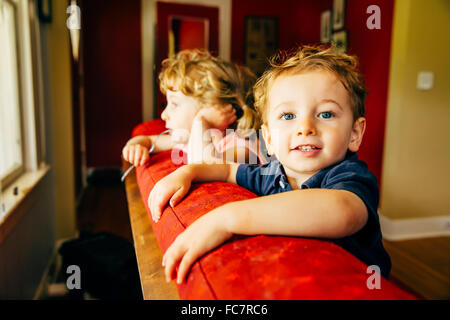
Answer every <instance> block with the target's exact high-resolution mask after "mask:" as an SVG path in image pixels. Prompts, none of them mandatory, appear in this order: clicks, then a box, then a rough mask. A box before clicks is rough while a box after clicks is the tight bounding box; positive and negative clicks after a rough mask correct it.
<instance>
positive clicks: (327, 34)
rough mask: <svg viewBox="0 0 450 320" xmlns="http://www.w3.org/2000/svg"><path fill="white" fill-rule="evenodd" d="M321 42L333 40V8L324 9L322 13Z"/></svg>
mask: <svg viewBox="0 0 450 320" xmlns="http://www.w3.org/2000/svg"><path fill="white" fill-rule="evenodd" d="M320 42H322V43H329V42H331V10H327V11H324V12H322V14H321V15H320Z"/></svg>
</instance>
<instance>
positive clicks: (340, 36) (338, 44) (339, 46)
mask: <svg viewBox="0 0 450 320" xmlns="http://www.w3.org/2000/svg"><path fill="white" fill-rule="evenodd" d="M331 42H332V44H333V45H334V46H335V50H336V52H337V53H346V52H347V50H348V42H347V31H346V30H341V31H339V32H335V33H333V38H332V40H331Z"/></svg>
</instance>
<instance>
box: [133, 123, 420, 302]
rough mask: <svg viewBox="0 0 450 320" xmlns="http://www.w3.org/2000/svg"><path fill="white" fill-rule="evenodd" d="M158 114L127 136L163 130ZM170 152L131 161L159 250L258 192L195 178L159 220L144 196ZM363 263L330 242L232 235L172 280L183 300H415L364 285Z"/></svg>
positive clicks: (167, 168) (165, 170)
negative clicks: (222, 209)
mask: <svg viewBox="0 0 450 320" xmlns="http://www.w3.org/2000/svg"><path fill="white" fill-rule="evenodd" d="M164 129H165V128H164V122H162V121H161V120H154V121H148V122H145V123H143V124H140V125H138V126H137V127H136V128H135V129H134V130H133V135H139V134H148V135H151V134H157V133H159V132H161V131H163V130H164ZM170 155H171V152H170V151H166V152H162V153H159V154H155V155H152V156H151V159H150V161H149V162H148V163H147V164H146V165H144V166H141V167H138V168H137V171H136V176H137V182H138V185H139V189H140V192H141V195H142V198H143V201H144V203H145V206H146V208H147V211H148V214H149V220H150V223H151V224H152V227H153V229H154V231H155V234H156V237H157V241H158V244H159V246H160V248H161V250H162V251H163V252H165V251H166V250H167V248H168V247H169V246H170V244H171V243H172V242H173V241H174V240H175V238H176V236H177V235H178V234H179V233H181V232H182V231H183V230H184V229H186V227H187V226H189V225H190V224H191V223H192V222H193V221H194V220H195V219H197V218H198V217H200V216H201V215H203V214H206V213H207V212H209V211H210V210H212V209H214V208H216V207H218V206H221V205H223V204H225V203H227V202H230V201H237V200H243V199H250V198H254V197H256V195H255V194H253V193H251V192H250V191H248V190H246V189H244V188H241V187H239V186H237V185H233V184H229V183H223V182H213V183H201V184H193V186H192V189H191V191H190V193H189V194H188V195H187V196H186V198H185V199H183V201H182V202H180V203H179V204H178V205H177V206H175V208H171V207H169V206H168V207H166V208H165V210H164V212H163V215H162V217H161V219H160V220H159V222H158V223H154V222H153V220H152V219H151V215H150V211H149V209H148V206H147V199H148V195H149V193H150V191H151V189H152V188H153V186H154V185H155V183H156V182H157V181H158V180H160V179H161V178H163V177H164V176H166V175H167V174H169V173H170V172H172V171H174V170H175V169H176V168H177V167H179V165H175V164H174V163H173V162H172V161H171V157H170ZM371 275H372V274H371V273H369V274H368V273H367V265H365V264H364V263H363V262H361V261H360V260H358V259H357V258H356V257H354V256H353V255H352V254H350V253H349V252H347V251H345V250H344V249H342V248H341V247H339V246H337V245H335V244H334V243H332V242H330V241H325V240H317V239H310V238H301V237H287V236H286V237H284V236H267V235H258V236H238V235H235V236H233V237H232V238H231V239H230V240H229V241H227V242H226V243H224V244H223V245H221V246H220V247H218V248H216V249H215V250H213V251H211V252H209V253H207V254H206V255H204V256H203V257H202V258H201V259H199V260H198V261H197V262H195V263H194V265H193V266H192V268H191V270H190V272H189V274H188V277H187V280H186V282H184V283H183V284H181V285H178V291H179V295H180V298H181V299H248V300H252V299H415V298H416V297H414V296H413V295H411V294H409V293H407V292H405V291H403V290H402V289H400V288H399V287H397V286H396V285H395V284H393V283H392V282H390V281H388V280H386V279H385V278H383V277H381V289H372V290H370V289H369V288H368V287H367V279H368V278H369V277H370V276H371Z"/></svg>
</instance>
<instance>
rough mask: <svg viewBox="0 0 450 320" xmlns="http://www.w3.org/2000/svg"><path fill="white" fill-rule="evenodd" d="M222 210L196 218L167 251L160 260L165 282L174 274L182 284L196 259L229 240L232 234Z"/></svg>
mask: <svg viewBox="0 0 450 320" xmlns="http://www.w3.org/2000/svg"><path fill="white" fill-rule="evenodd" d="M222 208H223V207H219V208H217V209H215V210H213V211H211V212H209V213H207V214H205V215H203V216H201V217H200V218H198V219H197V220H196V221H194V222H193V223H192V224H191V225H190V226H189V227H188V228H187V229H186V230H185V231H184V232H182V233H181V234H179V235H178V237H177V238H176V239H175V241H174V242H173V243H172V245H171V246H170V247H169V248H168V249H167V251H166V253H165V254H164V256H163V260H162V265H163V266H164V267H165V275H166V281H167V282H169V281H171V280H172V279H174V274H175V273H176V278H177V283H178V284H180V283H182V282H183V280H184V279H185V278H186V275H187V273H188V271H189V268H190V267H191V265H192V264H193V263H194V262H195V260H197V258H199V257H201V256H202V255H203V254H205V253H206V252H208V251H210V250H212V249H214V248H216V247H217V246H219V245H220V244H222V243H223V242H225V241H226V240H228V239H229V238H231V236H232V235H233V234H232V233H231V232H229V231H228V230H227V229H226V227H225V226H226V223H225V222H224V214H226V212H224V211H223V210H222ZM177 265H178V272H176V267H177Z"/></svg>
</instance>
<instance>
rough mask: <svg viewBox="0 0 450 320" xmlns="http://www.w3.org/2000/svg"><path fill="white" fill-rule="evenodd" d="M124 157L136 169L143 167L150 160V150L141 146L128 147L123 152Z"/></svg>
mask: <svg viewBox="0 0 450 320" xmlns="http://www.w3.org/2000/svg"><path fill="white" fill-rule="evenodd" d="M122 156H123V158H124V159H125V160H126V161H128V162H130V163H131V164H133V165H135V166H136V167H137V166H142V165H143V164H144V163H145V162H146V161H147V160H148V159H149V158H150V156H149V154H148V148H147V147H144V146H143V145H140V144H130V145H126V146H125V147H124V148H123V150H122Z"/></svg>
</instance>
